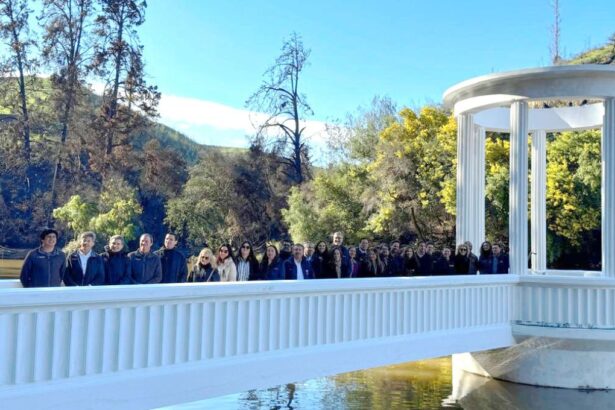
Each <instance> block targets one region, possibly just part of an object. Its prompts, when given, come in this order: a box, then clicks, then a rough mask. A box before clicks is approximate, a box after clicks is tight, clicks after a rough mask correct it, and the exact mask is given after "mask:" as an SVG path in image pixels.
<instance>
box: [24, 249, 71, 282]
mask: <svg viewBox="0 0 615 410" xmlns="http://www.w3.org/2000/svg"><path fill="white" fill-rule="evenodd" d="M65 270H66V255H65V254H64V252H62V251H60V250H58V249H54V250H53V251H52V252H50V253H47V252H43V251H42V250H41V248H38V249H33V250H31V251H30V252H28V255H26V259H25V260H24V262H23V265H22V267H21V275H20V276H19V279H20V280H21V285H22V286H23V287H24V288H42V287H52V286H60V284H61V283H62V277H63V276H64V271H65Z"/></svg>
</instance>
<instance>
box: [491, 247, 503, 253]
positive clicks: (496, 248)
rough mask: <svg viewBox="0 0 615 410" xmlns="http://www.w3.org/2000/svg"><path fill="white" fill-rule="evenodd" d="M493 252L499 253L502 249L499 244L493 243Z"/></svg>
mask: <svg viewBox="0 0 615 410" xmlns="http://www.w3.org/2000/svg"><path fill="white" fill-rule="evenodd" d="M492 249H493V254H494V255H499V254H500V252H501V251H502V249H500V245H493V248H492Z"/></svg>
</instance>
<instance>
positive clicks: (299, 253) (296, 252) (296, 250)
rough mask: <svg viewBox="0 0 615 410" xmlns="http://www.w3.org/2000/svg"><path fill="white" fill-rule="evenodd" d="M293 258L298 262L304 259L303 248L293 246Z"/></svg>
mask: <svg viewBox="0 0 615 410" xmlns="http://www.w3.org/2000/svg"><path fill="white" fill-rule="evenodd" d="M293 257H294V258H295V259H297V260H300V259H301V258H303V246H298V245H295V246H293Z"/></svg>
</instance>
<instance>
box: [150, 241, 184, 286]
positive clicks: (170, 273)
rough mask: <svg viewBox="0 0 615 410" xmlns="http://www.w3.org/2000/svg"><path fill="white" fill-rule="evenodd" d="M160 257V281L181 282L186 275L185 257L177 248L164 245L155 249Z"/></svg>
mask: <svg viewBox="0 0 615 410" xmlns="http://www.w3.org/2000/svg"><path fill="white" fill-rule="evenodd" d="M156 255H158V256H159V257H160V265H161V267H162V280H161V281H160V283H183V282H185V281H186V277H187V276H188V264H187V263H186V257H185V256H184V254H183V253H181V252H180V251H178V250H177V249H166V248H164V247H162V248H160V249H159V250H157V251H156Z"/></svg>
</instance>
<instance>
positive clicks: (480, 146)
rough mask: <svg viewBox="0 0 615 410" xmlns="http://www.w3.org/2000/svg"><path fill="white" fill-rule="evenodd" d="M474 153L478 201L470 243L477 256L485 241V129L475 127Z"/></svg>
mask: <svg viewBox="0 0 615 410" xmlns="http://www.w3.org/2000/svg"><path fill="white" fill-rule="evenodd" d="M475 135H476V152H477V153H478V160H477V161H476V166H477V168H478V169H477V171H476V176H477V184H476V198H477V199H478V203H477V207H476V218H477V221H476V222H477V224H476V237H475V238H474V241H472V243H473V244H474V253H475V254H477V255H478V253H479V248H478V247H479V246H480V244H481V243H482V242H483V241H484V240H485V239H486V237H485V135H486V132H485V128H483V127H476V134H475Z"/></svg>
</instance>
